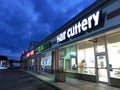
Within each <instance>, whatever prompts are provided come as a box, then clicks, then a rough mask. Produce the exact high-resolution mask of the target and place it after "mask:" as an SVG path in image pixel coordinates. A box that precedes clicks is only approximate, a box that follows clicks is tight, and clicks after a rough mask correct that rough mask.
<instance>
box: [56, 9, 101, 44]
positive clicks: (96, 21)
mask: <svg viewBox="0 0 120 90" xmlns="http://www.w3.org/2000/svg"><path fill="white" fill-rule="evenodd" d="M101 20H103V16H102V12H101V11H97V12H95V13H93V14H92V15H90V16H88V17H87V18H84V19H82V20H80V21H78V22H77V23H75V24H74V25H72V26H71V27H70V28H68V29H66V30H65V31H64V32H62V33H60V34H59V35H58V36H57V43H59V42H62V41H65V40H66V39H70V38H72V37H74V36H79V34H81V33H83V32H86V31H88V30H89V31H90V30H92V29H93V28H95V27H97V26H99V25H100V24H101V23H100V22H101Z"/></svg>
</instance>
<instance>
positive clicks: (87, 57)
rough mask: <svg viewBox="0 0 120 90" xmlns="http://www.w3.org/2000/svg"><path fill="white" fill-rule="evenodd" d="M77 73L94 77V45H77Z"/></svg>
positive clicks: (87, 43)
mask: <svg viewBox="0 0 120 90" xmlns="http://www.w3.org/2000/svg"><path fill="white" fill-rule="evenodd" d="M77 49H78V52H77V54H78V57H77V58H78V73H81V74H92V75H95V56H94V45H93V43H91V42H84V43H81V44H78V48H77Z"/></svg>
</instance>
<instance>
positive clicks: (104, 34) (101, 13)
mask: <svg viewBox="0 0 120 90" xmlns="http://www.w3.org/2000/svg"><path fill="white" fill-rule="evenodd" d="M36 50H37V51H39V54H40V60H41V61H40V64H39V65H40V67H41V70H42V71H49V70H53V69H54V70H61V69H62V70H64V71H65V72H66V75H67V76H71V77H75V78H79V79H83V80H89V81H94V82H104V83H108V84H110V85H116V86H119V87H120V85H119V83H120V64H119V63H120V1H118V0H110V1H109V2H108V0H103V1H101V0H97V1H96V2H95V3H94V4H93V5H91V6H90V7H88V8H87V9H85V10H84V11H83V12H81V13H80V14H78V15H77V16H76V17H74V18H73V19H72V20H70V21H69V22H68V23H66V24H65V25H64V26H63V27H61V28H59V29H58V30H56V32H54V33H53V34H51V35H50V36H48V37H47V38H46V39H45V40H43V41H42V42H41V43H40V44H39V46H38V47H36ZM33 62H34V59H31V62H30V63H31V64H30V65H32V63H33ZM37 63H38V62H37ZM116 82H117V83H118V84H117V83H116Z"/></svg>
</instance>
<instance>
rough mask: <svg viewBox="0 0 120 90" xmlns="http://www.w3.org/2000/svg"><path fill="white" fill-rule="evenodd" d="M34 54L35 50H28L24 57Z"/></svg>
mask: <svg viewBox="0 0 120 90" xmlns="http://www.w3.org/2000/svg"><path fill="white" fill-rule="evenodd" d="M34 54H35V50H32V51H30V52H28V53H27V54H26V57H27V58H28V57H30V56H32V55H34Z"/></svg>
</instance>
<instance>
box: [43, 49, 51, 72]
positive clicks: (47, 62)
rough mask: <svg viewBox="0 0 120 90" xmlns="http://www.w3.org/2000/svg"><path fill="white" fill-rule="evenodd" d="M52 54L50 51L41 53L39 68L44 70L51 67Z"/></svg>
mask: <svg viewBox="0 0 120 90" xmlns="http://www.w3.org/2000/svg"><path fill="white" fill-rule="evenodd" d="M51 62H52V54H51V51H49V52H45V53H43V54H42V55H41V68H42V70H43V71H44V70H45V69H51V65H52V64H51Z"/></svg>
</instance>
